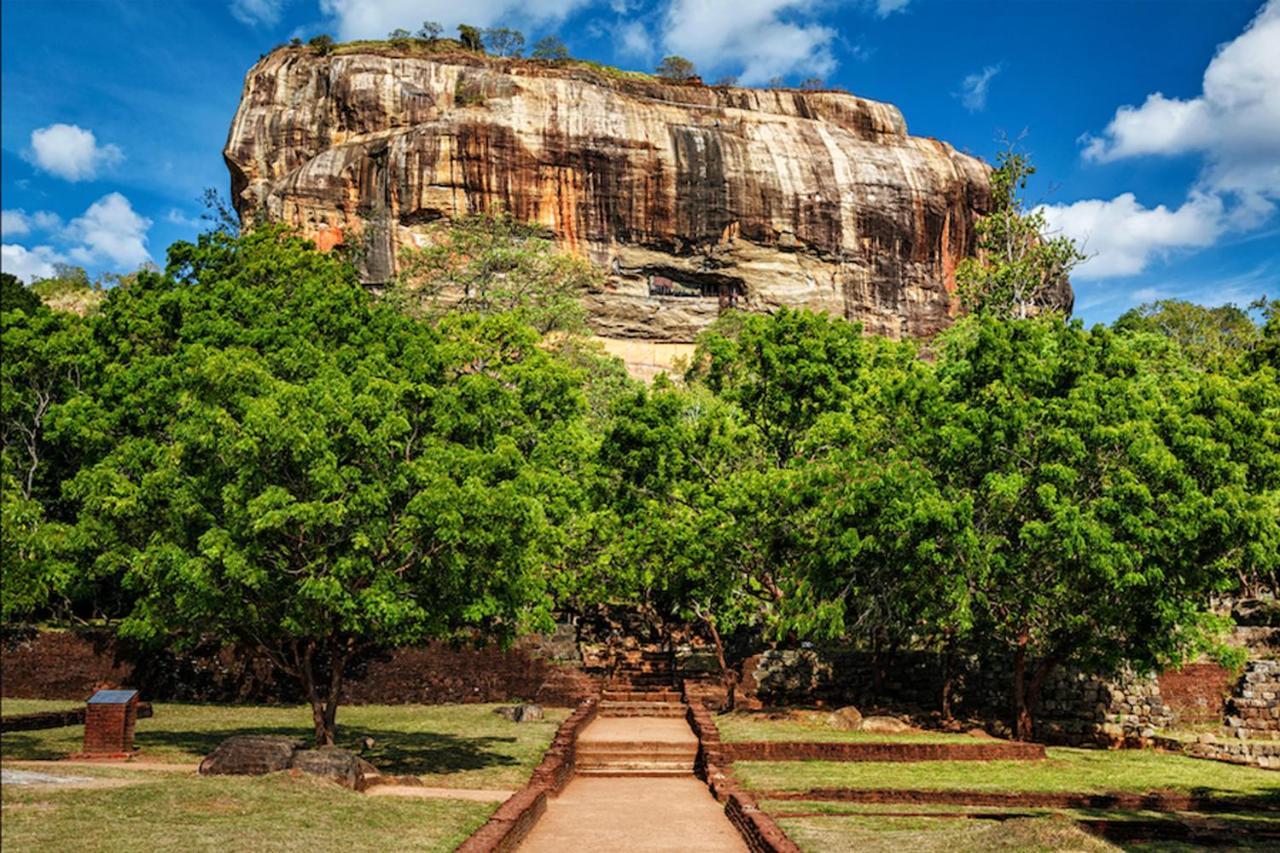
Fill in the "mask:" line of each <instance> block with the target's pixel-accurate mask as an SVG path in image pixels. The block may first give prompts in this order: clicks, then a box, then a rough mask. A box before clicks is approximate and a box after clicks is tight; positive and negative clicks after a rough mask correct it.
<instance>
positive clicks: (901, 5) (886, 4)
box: [875, 0, 911, 18]
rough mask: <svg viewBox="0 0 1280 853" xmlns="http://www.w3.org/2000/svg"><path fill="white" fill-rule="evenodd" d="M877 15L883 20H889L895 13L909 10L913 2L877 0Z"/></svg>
mask: <svg viewBox="0 0 1280 853" xmlns="http://www.w3.org/2000/svg"><path fill="white" fill-rule="evenodd" d="M875 2H876V14H877V15H879V16H880V17H881V18H887V17H889V16H890V15H892V14H893V13H894V12H901V11H903V10H904V9H906V8H907V6H908V5H909V4H910V3H911V0H875Z"/></svg>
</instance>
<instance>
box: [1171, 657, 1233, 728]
mask: <svg viewBox="0 0 1280 853" xmlns="http://www.w3.org/2000/svg"><path fill="white" fill-rule="evenodd" d="M1158 680H1159V682H1160V695H1161V696H1163V697H1164V702H1165V704H1166V705H1168V706H1169V710H1170V712H1172V714H1173V718H1174V721H1175V722H1178V723H1208V722H1217V721H1218V720H1221V719H1222V714H1223V711H1224V710H1225V708H1226V703H1227V697H1228V696H1230V695H1231V688H1232V686H1233V685H1234V684H1235V681H1236V677H1235V675H1234V674H1233V673H1232V672H1231V670H1229V669H1226V668H1225V667H1222V666H1219V665H1218V664H1216V663H1190V664H1187V665H1186V666H1184V667H1182V669H1171V670H1169V671H1168V672H1162V673H1161V674H1160V677H1159V679H1158Z"/></svg>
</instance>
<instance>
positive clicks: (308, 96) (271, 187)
mask: <svg viewBox="0 0 1280 853" xmlns="http://www.w3.org/2000/svg"><path fill="white" fill-rule="evenodd" d="M224 153H225V157H226V161H227V164H228V166H229V168H230V169H231V175H232V191H233V198H234V203H235V205H236V207H237V209H238V210H239V211H240V213H241V215H242V216H244V217H246V218H248V219H249V220H250V221H252V220H255V219H257V218H258V217H262V216H265V217H268V218H271V219H275V220H282V221H284V222H287V223H289V224H291V225H294V226H296V227H298V228H300V229H301V230H302V231H303V232H305V233H307V234H308V235H310V236H312V237H314V238H315V239H316V241H317V242H318V244H319V245H320V246H321V247H324V248H328V247H331V246H334V245H336V244H338V243H348V244H355V245H357V246H358V247H360V249H361V251H360V252H359V253H358V254H359V255H360V257H361V263H362V267H363V274H364V276H365V278H366V280H368V281H371V282H380V281H386V280H388V279H389V278H391V277H392V276H393V275H394V274H395V270H396V259H397V254H398V252H399V251H400V249H401V248H402V247H405V246H411V245H414V244H415V242H417V241H419V240H420V239H421V232H422V229H423V227H424V226H425V225H426V224H428V223H430V222H432V221H435V220H438V219H441V218H446V217H456V216H460V215H464V214H467V213H470V212H477V211H492V210H505V211H508V212H510V213H512V214H514V215H515V216H517V217H519V218H521V219H525V220H530V221H535V222H539V223H542V224H544V225H546V226H547V227H549V228H550V229H552V230H553V231H554V233H555V234H556V235H557V237H558V239H559V240H560V242H561V244H562V245H563V246H565V247H566V248H568V249H570V250H572V251H574V252H578V253H580V254H582V255H584V256H586V257H588V258H590V259H591V260H592V261H593V262H595V263H597V264H600V265H601V266H603V267H605V268H606V269H607V270H608V271H609V273H610V274H609V277H608V283H607V285H606V286H605V288H604V289H603V290H601V291H600V292H597V293H592V294H590V295H589V296H588V298H587V304H588V308H589V311H590V316H591V322H592V325H593V326H594V328H595V330H596V331H597V332H598V333H600V334H601V335H603V336H606V337H614V338H633V339H646V340H651V341H667V342H683V341H690V340H692V339H693V337H694V336H695V335H696V334H697V332H698V331H699V330H700V329H702V328H703V327H705V326H706V325H707V324H708V323H710V322H711V321H712V320H713V319H714V318H715V317H716V316H717V315H718V314H719V312H720V311H721V310H723V309H724V308H725V307H726V306H730V305H733V306H738V307H742V308H747V309H751V310H762V311H767V310H772V309H774V308H776V307H779V306H783V305H789V306H804V307H808V308H812V309H815V310H820V311H826V312H829V313H832V314H837V315H840V316H842V317H846V318H848V319H850V320H854V321H858V322H861V323H863V324H864V326H865V328H866V329H867V330H868V331H870V332H877V333H882V334H888V335H891V336H899V335H903V334H930V333H932V332H935V331H937V330H938V329H940V328H942V327H944V326H946V325H947V324H948V323H949V322H950V319H951V316H952V314H953V311H954V305H953V302H954V300H953V299H952V298H951V297H952V291H953V290H954V282H955V267H956V264H957V263H958V262H959V261H960V260H961V259H962V258H964V257H966V256H967V255H969V254H971V253H972V252H973V250H974V233H973V225H974V221H975V218H976V217H977V216H979V215H980V214H981V213H982V212H983V211H985V210H986V209H987V206H988V205H989V203H990V193H989V188H988V169H987V167H986V166H985V165H984V164H983V163H982V162H981V161H979V160H977V159H975V158H973V157H969V156H966V155H964V154H960V153H958V152H956V151H955V150H954V149H953V148H952V147H951V146H949V145H947V144H946V143H943V142H939V141H936V140H932V139H923V138H918V137H913V136H909V135H908V134H907V131H906V124H905V122H904V121H903V118H902V115H901V113H899V112H898V110H897V109H896V108H894V107H892V106H890V105H888V104H882V103H876V102H874V101H868V100H865V99H862V98H858V97H855V96H853V95H849V94H844V93H835V92H807V91H806V92H800V91H787V90H753V89H736V88H709V87H702V86H674V85H663V84H659V83H655V82H652V81H639V80H619V79H614V78H610V77H607V76H604V75H600V74H597V73H593V72H590V71H587V70H576V69H557V68H555V67H549V66H546V65H539V64H536V63H530V62H521V61H509V60H505V61H504V60H492V59H486V58H481V57H473V56H469V55H463V56H459V55H448V56H430V57H405V56H394V55H386V54H383V53H368V54H341V55H336V56H327V57H322V56H317V55H314V54H313V53H311V52H310V51H307V50H305V49H280V50H277V51H275V52H273V53H271V54H269V55H268V56H266V57H265V58H264V59H263V60H262V61H260V62H259V63H258V64H257V65H256V66H254V67H253V69H252V70H250V72H249V74H248V77H247V79H246V81H245V87H244V93H243V97H242V100H241V103H240V108H239V110H238V112H237V114H236V117H235V120H234V123H233V124H232V127H231V131H230V135H229V137H228V140H227V145H226V150H225V152H224Z"/></svg>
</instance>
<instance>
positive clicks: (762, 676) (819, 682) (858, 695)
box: [738, 649, 1173, 745]
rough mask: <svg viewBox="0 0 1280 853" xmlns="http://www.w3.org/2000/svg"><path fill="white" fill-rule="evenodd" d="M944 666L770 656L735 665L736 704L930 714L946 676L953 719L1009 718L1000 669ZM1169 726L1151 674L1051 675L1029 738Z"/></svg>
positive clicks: (1141, 733)
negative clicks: (885, 709)
mask: <svg viewBox="0 0 1280 853" xmlns="http://www.w3.org/2000/svg"><path fill="white" fill-rule="evenodd" d="M945 663H946V662H945V661H944V660H943V659H942V656H941V655H939V654H932V653H925V652H899V653H897V654H893V655H880V656H875V655H872V654H871V653H869V652H860V651H851V650H840V649H835V650H827V649H823V650H819V649H799V650H771V651H766V652H763V653H761V654H759V655H754V656H752V657H750V658H748V659H747V660H746V661H745V662H744V663H743V668H742V678H741V681H740V683H739V688H738V698H739V702H740V705H741V706H742V707H746V708H752V707H755V708H759V707H769V706H778V705H794V704H804V705H815V704H816V705H826V706H832V707H835V706H840V705H857V706H859V707H888V708H894V709H900V710H902V709H914V710H916V711H917V712H919V713H922V714H928V713H929V712H931V711H934V710H936V709H937V708H938V707H939V702H940V698H941V694H942V682H943V678H944V673H945V672H946V671H947V670H948V669H949V670H950V672H951V673H952V677H953V685H952V697H953V709H954V711H955V713H956V714H957V715H961V716H963V715H970V716H976V717H984V718H996V719H1004V718H1006V717H1008V716H1009V706H1010V700H1009V698H1008V697H1009V690H1010V684H1011V682H1012V678H1011V676H1010V672H1009V668H1008V665H1007V664H1004V663H1002V662H998V663H994V664H993V663H992V662H990V661H986V662H981V663H980V662H979V661H978V660H977V659H976V658H972V657H961V658H956V659H953V660H952V661H951V662H950V664H949V666H945V665H944V664H945ZM1172 719H1173V717H1172V713H1171V712H1170V710H1169V708H1168V707H1167V706H1166V705H1165V703H1164V701H1163V699H1162V697H1161V693H1160V684H1159V682H1158V681H1157V679H1156V678H1155V677H1153V676H1150V675H1137V674H1129V675H1125V676H1122V677H1119V678H1116V679H1111V680H1107V679H1101V678H1097V677H1095V676H1090V675H1086V674H1084V673H1082V672H1079V671H1076V670H1072V669H1068V668H1063V667H1059V668H1058V669H1057V670H1055V671H1054V673H1052V674H1051V675H1050V677H1049V679H1048V681H1047V682H1046V684H1045V686H1044V690H1043V693H1042V696H1041V705H1040V709H1039V712H1038V714H1037V718H1036V726H1037V732H1036V736H1037V739H1039V740H1044V741H1047V742H1050V743H1067V744H1083V743H1097V744H1105V745H1115V744H1118V743H1122V742H1135V741H1139V740H1142V739H1147V738H1150V737H1151V736H1153V735H1154V734H1155V730H1156V729H1159V728H1163V727H1165V726H1167V725H1169V724H1170V723H1171V722H1172Z"/></svg>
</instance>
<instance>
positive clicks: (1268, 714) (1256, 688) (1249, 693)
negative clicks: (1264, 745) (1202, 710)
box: [1224, 660, 1280, 740]
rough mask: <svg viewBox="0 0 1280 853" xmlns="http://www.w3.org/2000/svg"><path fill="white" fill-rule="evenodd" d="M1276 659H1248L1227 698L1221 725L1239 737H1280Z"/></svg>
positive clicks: (1278, 664) (1279, 670) (1279, 680)
mask: <svg viewBox="0 0 1280 853" xmlns="http://www.w3.org/2000/svg"><path fill="white" fill-rule="evenodd" d="M1278 696H1280V661H1274V660H1251V661H1249V662H1248V663H1247V664H1246V665H1245V668H1244V674H1243V675H1241V676H1240V680H1239V682H1237V684H1236V689H1235V691H1234V692H1232V694H1231V698H1230V699H1228V700H1227V714H1226V718H1225V719H1224V724H1225V728H1226V730H1227V732H1228V733H1229V734H1232V735H1235V736H1236V737H1239V738H1262V739H1268V740H1269V739H1274V738H1280V701H1277V698H1276V697H1278Z"/></svg>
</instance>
